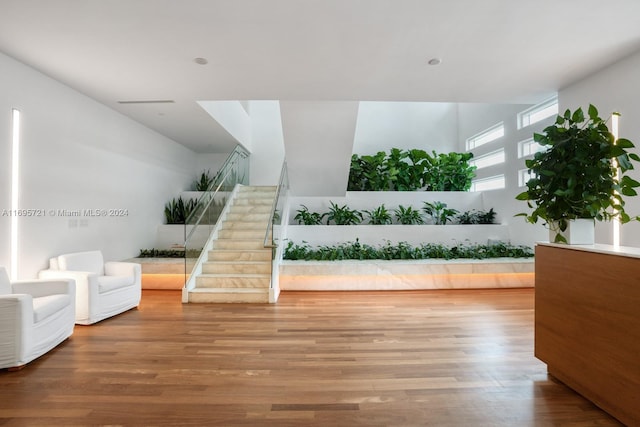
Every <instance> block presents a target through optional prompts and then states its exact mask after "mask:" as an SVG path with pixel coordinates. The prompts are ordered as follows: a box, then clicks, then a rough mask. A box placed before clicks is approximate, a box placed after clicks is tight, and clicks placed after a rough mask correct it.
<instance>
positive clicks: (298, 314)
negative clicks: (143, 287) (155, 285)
mask: <svg viewBox="0 0 640 427" xmlns="http://www.w3.org/2000/svg"><path fill="white" fill-rule="evenodd" d="M533 320H534V319H533V290H531V289H519V290H472V291H463V290H458V291H419V292H342V293H340V292H331V293H304V292H288V293H283V294H282V295H281V297H280V300H279V302H278V304H274V305H268V304H264V305H262V304H253V305H248V304H238V305H235V304H233V305H224V304H189V305H183V304H181V303H180V293H179V292H177V291H148V290H147V291H144V293H143V299H142V304H141V306H140V308H139V309H137V310H132V311H129V312H126V313H124V314H122V315H120V316H117V317H114V318H111V319H108V320H106V321H103V322H100V323H98V324H95V325H92V326H77V327H76V329H75V332H74V335H73V336H72V337H71V338H70V339H69V340H67V341H66V342H65V343H63V344H62V345H61V346H59V347H58V348H57V349H55V350H54V351H52V352H50V353H49V354H47V355H46V356H44V357H42V358H40V359H38V360H36V361H34V362H32V363H30V364H29V365H27V366H26V367H25V368H24V369H22V370H20V371H17V372H8V371H3V372H0V425H2V426H25V425H26V426H39V425H42V426H80V425H141V426H154V425H188V426H217V425H220V426H238V425H242V426H307V425H317V426H418V425H430V426H565V425H566V426H617V425H620V424H619V423H617V422H616V421H615V420H614V419H613V418H611V417H609V416H608V415H607V414H606V413H604V412H602V411H601V410H599V409H598V408H597V407H595V406H594V405H592V404H591V403H589V402H588V401H587V400H585V399H583V398H582V397H581V396H579V395H577V394H576V393H574V392H573V391H571V390H570V389H568V388H567V387H565V386H564V385H562V384H561V383H558V382H555V381H554V380H552V379H550V378H549V377H548V376H547V373H546V365H544V364H543V363H542V362H540V361H538V360H537V359H535V358H534V357H533Z"/></svg>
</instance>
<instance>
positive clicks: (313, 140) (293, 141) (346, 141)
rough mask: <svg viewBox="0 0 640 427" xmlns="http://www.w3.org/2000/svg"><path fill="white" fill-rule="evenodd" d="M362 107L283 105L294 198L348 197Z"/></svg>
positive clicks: (313, 103) (341, 103)
mask: <svg viewBox="0 0 640 427" xmlns="http://www.w3.org/2000/svg"><path fill="white" fill-rule="evenodd" d="M358 104H359V103H358V102H355V101H286V102H283V101H281V102H280V114H281V116H282V133H283V135H284V147H285V152H286V157H287V169H288V173H289V182H290V183H291V194H293V195H305V196H344V194H345V192H346V190H347V182H348V178H349V167H350V164H351V154H352V153H353V138H354V135H355V128H356V121H357V117H358Z"/></svg>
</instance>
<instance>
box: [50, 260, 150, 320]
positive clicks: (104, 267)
mask: <svg viewBox="0 0 640 427" xmlns="http://www.w3.org/2000/svg"><path fill="white" fill-rule="evenodd" d="M39 277H40V278H54V277H68V278H71V279H74V280H75V282H76V323H78V324H81V325H90V324H92V323H96V322H99V321H101V320H104V319H106V318H108V317H111V316H115V315H116V314H119V313H122V312H124V311H127V310H130V309H132V308H135V307H137V306H138V304H140V297H141V294H142V281H141V268H140V264H136V263H132V262H106V263H105V262H104V259H103V257H102V252H100V251H87V252H76V253H71V254H65V255H60V256H57V257H54V258H51V259H50V260H49V269H48V270H42V271H41V272H40V274H39Z"/></svg>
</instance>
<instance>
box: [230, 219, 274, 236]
mask: <svg viewBox="0 0 640 427" xmlns="http://www.w3.org/2000/svg"><path fill="white" fill-rule="evenodd" d="M268 220H269V218H268V217H267V218H266V219H265V220H264V221H235V220H232V221H229V220H226V221H222V224H221V225H220V229H221V230H262V232H263V233H264V231H265V230H266V229H267V221H268Z"/></svg>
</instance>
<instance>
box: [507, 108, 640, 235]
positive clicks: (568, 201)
mask: <svg viewBox="0 0 640 427" xmlns="http://www.w3.org/2000/svg"><path fill="white" fill-rule="evenodd" d="M533 139H534V141H535V142H537V143H539V144H540V145H542V146H543V147H545V148H546V150H544V151H541V152H538V153H536V154H535V155H534V157H533V159H530V160H526V162H525V164H526V166H527V168H529V170H530V171H531V172H532V173H533V176H534V177H533V178H531V179H530V180H529V181H528V182H527V189H526V191H524V192H522V193H520V194H518V195H517V196H516V199H518V200H523V201H526V202H527V205H528V206H529V208H531V209H533V210H532V211H531V212H529V213H521V214H518V215H519V216H524V217H525V219H526V220H527V221H528V222H530V223H532V224H535V223H537V222H538V220H543V221H544V222H545V223H546V224H548V225H550V226H551V225H552V224H555V226H554V227H555V229H558V230H560V231H565V230H566V229H567V227H568V224H569V221H570V220H574V219H580V218H588V219H591V218H592V219H595V220H598V221H607V220H611V219H613V218H619V219H620V221H621V222H622V223H626V222H629V221H630V220H631V219H632V218H631V217H630V216H629V215H628V214H627V213H626V212H625V209H624V205H625V202H624V199H623V196H635V195H637V192H636V190H635V188H636V187H638V186H640V183H639V182H638V181H636V180H634V179H632V178H631V177H630V176H629V175H626V172H628V171H630V170H632V169H633V164H632V161H640V157H638V155H637V154H635V153H629V152H628V151H627V150H628V149H630V148H633V147H634V145H633V143H632V142H631V141H629V140H628V139H624V138H620V139H618V140H617V141H616V140H615V137H614V136H613V134H612V133H611V132H610V131H609V128H608V127H607V124H606V122H605V120H603V119H602V118H600V117H599V115H598V110H597V109H596V107H594V106H593V105H590V106H589V109H588V115H587V116H586V117H585V115H584V113H583V111H582V109H581V108H578V109H577V110H575V111H574V112H573V113H571V111H570V110H567V111H565V113H564V114H563V115H558V116H557V118H556V121H555V123H554V124H553V125H551V126H548V127H546V128H545V129H544V131H543V133H541V134H538V133H536V134H534V135H533ZM614 162H615V163H616V164H617V167H616V165H615V164H614ZM618 168H619V170H620V176H618ZM633 219H634V220H637V219H638V217H635V218H633ZM555 241H556V242H566V239H565V238H564V237H563V236H562V235H561V234H560V233H557V235H556V237H555Z"/></svg>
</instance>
